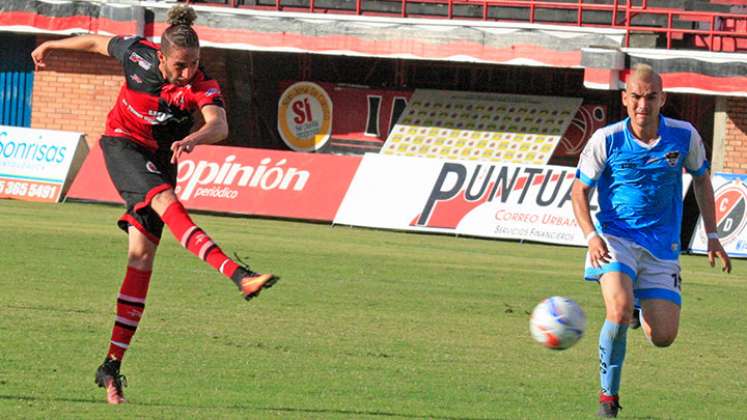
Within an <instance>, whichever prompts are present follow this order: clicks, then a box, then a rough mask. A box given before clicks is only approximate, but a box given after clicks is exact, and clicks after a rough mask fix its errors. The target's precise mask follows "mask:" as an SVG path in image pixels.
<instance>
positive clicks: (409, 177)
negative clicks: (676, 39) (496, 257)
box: [335, 154, 585, 245]
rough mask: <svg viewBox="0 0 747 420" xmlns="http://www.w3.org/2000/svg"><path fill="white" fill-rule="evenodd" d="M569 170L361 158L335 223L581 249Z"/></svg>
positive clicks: (457, 162)
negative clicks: (504, 239)
mask: <svg viewBox="0 0 747 420" xmlns="http://www.w3.org/2000/svg"><path fill="white" fill-rule="evenodd" d="M574 178H575V168H571V167H563V166H538V165H514V164H493V163H487V162H474V161H443V160H437V159H427V158H417V157H404V156H386V155H376V154H368V155H366V156H365V157H364V158H363V161H362V162H361V165H360V167H359V168H358V172H356V174H355V178H354V179H353V183H352V185H351V186H350V188H349V189H348V192H347V194H346V196H345V198H344V200H343V202H342V205H341V206H340V209H339V210H338V211H337V216H336V217H335V223H338V224H349V225H357V226H369V227H377V228H388V229H400V230H412V231H430V232H444V233H454V234H463V235H473V236H481V237H490V238H512V239H522V240H531V241H538V242H548V243H557V244H567V245H585V241H584V238H583V235H582V233H581V231H580V229H578V227H577V225H576V221H575V218H574V217H573V209H572V206H571V186H572V184H573V180H574Z"/></svg>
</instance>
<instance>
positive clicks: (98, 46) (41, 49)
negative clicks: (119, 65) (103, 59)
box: [31, 35, 112, 67]
mask: <svg viewBox="0 0 747 420" xmlns="http://www.w3.org/2000/svg"><path fill="white" fill-rule="evenodd" d="M111 39H112V37H110V36H103V35H79V36H72V37H69V38H64V39H55V40H51V41H46V42H43V43H42V44H40V45H39V46H38V47H36V49H34V51H32V52H31V58H33V60H34V63H35V64H36V65H37V66H40V67H43V66H44V57H46V55H47V54H48V53H49V51H51V50H73V51H84V52H91V53H99V54H102V55H106V56H108V55H109V51H108V47H109V41H110V40H111Z"/></svg>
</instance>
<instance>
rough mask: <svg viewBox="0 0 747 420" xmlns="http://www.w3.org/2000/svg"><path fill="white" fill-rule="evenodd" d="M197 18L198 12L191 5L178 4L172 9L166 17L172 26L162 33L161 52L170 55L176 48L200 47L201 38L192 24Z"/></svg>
mask: <svg viewBox="0 0 747 420" xmlns="http://www.w3.org/2000/svg"><path fill="white" fill-rule="evenodd" d="M196 19H197V12H195V11H194V9H192V8H191V7H189V6H187V5H183V4H178V5H176V6H174V7H172V8H171V9H169V13H168V15H167V17H166V23H168V24H169V25H170V26H169V27H168V28H166V30H165V31H163V35H161V52H163V54H164V55H168V54H169V52H170V51H171V50H173V49H174V48H180V49H182V48H200V39H199V38H198V37H197V32H195V30H194V29H192V24H193V23H194V21H195V20H196Z"/></svg>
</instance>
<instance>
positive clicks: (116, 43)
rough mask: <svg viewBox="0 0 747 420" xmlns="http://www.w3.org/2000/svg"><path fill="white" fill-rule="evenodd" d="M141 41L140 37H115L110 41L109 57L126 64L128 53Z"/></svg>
mask: <svg viewBox="0 0 747 420" xmlns="http://www.w3.org/2000/svg"><path fill="white" fill-rule="evenodd" d="M140 39H142V38H140V37H139V36H115V37H113V38H112V39H111V40H110V41H109V46H108V48H107V50H108V51H109V55H110V56H112V57H114V58H116V59H117V60H119V62H120V63H124V61H125V57H126V56H127V51H129V50H130V47H132V46H133V45H134V44H135V43H136V42H138V41H139V40H140Z"/></svg>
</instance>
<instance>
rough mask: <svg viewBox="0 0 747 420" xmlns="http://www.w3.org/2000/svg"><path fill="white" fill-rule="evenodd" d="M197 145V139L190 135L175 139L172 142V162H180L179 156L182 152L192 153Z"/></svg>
mask: <svg viewBox="0 0 747 420" xmlns="http://www.w3.org/2000/svg"><path fill="white" fill-rule="evenodd" d="M196 145H197V143H196V141H195V140H192V139H190V138H189V137H187V138H185V139H182V140H179V141H175V142H174V143H172V144H171V163H173V164H176V163H178V162H179V158H180V157H181V155H182V153H190V152H191V151H192V150H193V149H194V148H195V146H196Z"/></svg>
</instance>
